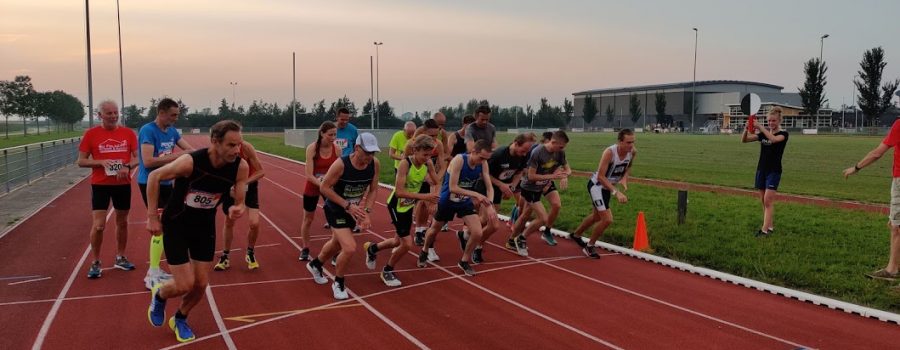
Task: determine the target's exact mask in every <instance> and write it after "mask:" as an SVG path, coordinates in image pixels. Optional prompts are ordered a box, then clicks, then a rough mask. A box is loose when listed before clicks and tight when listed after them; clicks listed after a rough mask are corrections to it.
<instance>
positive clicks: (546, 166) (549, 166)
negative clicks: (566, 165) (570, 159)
mask: <svg viewBox="0 0 900 350" xmlns="http://www.w3.org/2000/svg"><path fill="white" fill-rule="evenodd" d="M555 166H556V159H551V160H549V161H547V162H546V163H544V164H541V167H543V168H544V169H553V167H555Z"/></svg>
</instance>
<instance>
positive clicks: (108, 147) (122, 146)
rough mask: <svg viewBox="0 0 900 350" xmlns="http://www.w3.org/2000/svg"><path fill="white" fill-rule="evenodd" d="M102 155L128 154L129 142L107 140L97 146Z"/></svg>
mask: <svg viewBox="0 0 900 350" xmlns="http://www.w3.org/2000/svg"><path fill="white" fill-rule="evenodd" d="M97 148H98V149H99V151H100V153H119V152H128V141H126V140H122V141H118V140H113V139H106V141H103V142H101V143H100V145H98V146H97Z"/></svg>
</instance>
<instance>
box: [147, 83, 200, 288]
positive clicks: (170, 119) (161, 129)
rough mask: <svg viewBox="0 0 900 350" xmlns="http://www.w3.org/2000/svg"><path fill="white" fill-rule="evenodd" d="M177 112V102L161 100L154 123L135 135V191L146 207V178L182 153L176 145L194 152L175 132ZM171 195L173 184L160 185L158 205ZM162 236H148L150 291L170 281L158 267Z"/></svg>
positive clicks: (166, 182) (148, 278)
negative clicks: (159, 284)
mask: <svg viewBox="0 0 900 350" xmlns="http://www.w3.org/2000/svg"><path fill="white" fill-rule="evenodd" d="M179 113H180V110H179V108H178V103H177V102H175V101H174V100H172V99H171V98H164V99H162V100H160V101H159V104H158V105H157V106H156V120H154V121H153V122H151V123H147V124H145V125H144V126H142V127H141V130H140V132H138V144H139V145H141V146H140V147H139V148H138V188H140V190H141V197H143V198H144V205H147V177H148V175H150V172H151V171H153V170H154V169H156V168H159V167H161V166H163V165H166V164H168V163H170V162H172V161H174V160H175V159H176V158H178V156H179V155H181V154H176V153H175V152H174V151H175V146H178V148H181V149H182V150H184V151H193V150H194V148H193V147H191V145H190V144H188V143H187V141H185V140H184V139H182V138H181V134H179V133H178V130H177V129H175V122H176V121H178V114H179ZM171 192H172V181H171V180H169V181H163V182H160V187H159V203H166V202H168V200H169V194H170V193H171ZM162 242H163V241H162V235H159V236H153V235H151V236H150V269H149V270H147V277H144V287H146V288H147V289H152V288H153V285H155V284H157V283H159V282H160V280H163V279H167V278H170V276H171V275H169V274H167V273H165V272H164V271H162V270H161V269H160V268H159V262H160V260H161V259H162V252H163V243H162Z"/></svg>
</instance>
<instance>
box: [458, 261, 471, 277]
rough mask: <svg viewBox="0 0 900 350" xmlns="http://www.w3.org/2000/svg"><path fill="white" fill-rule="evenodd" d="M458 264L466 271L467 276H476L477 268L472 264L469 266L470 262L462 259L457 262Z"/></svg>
mask: <svg viewBox="0 0 900 350" xmlns="http://www.w3.org/2000/svg"><path fill="white" fill-rule="evenodd" d="M456 266H459V268H460V269H462V270H463V273H465V274H466V276H475V269H473V268H472V266H469V263H467V262H465V261H460V262H459V263H457V264H456Z"/></svg>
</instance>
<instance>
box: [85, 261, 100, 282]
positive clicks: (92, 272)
mask: <svg viewBox="0 0 900 350" xmlns="http://www.w3.org/2000/svg"><path fill="white" fill-rule="evenodd" d="M101 271H102V270H101V269H100V260H95V261H94V262H93V263H91V267H90V268H88V273H87V278H90V279H94V278H100V275H101V274H102V272H101Z"/></svg>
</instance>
